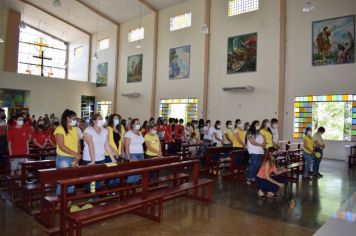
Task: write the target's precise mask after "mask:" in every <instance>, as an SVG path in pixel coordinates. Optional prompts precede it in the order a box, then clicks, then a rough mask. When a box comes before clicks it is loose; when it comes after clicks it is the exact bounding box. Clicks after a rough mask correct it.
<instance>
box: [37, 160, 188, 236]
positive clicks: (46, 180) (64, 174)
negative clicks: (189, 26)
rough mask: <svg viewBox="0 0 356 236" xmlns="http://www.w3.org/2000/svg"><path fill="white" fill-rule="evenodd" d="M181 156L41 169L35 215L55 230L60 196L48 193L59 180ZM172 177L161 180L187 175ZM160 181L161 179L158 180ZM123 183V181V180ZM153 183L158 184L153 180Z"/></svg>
mask: <svg viewBox="0 0 356 236" xmlns="http://www.w3.org/2000/svg"><path fill="white" fill-rule="evenodd" d="M179 161H180V157H178V156H174V157H164V158H155V159H149V160H143V161H135V162H124V163H118V165H116V166H113V167H107V166H106V165H105V164H101V165H91V166H78V167H72V168H62V169H47V170H39V171H38V172H39V176H40V184H41V189H40V194H41V209H40V214H38V215H35V219H36V220H37V221H38V222H39V223H41V224H42V225H43V226H44V227H46V228H48V232H49V233H52V232H55V230H56V229H55V228H54V227H55V212H56V207H57V205H58V203H59V198H58V197H57V196H55V195H52V196H50V195H48V190H49V189H54V188H55V187H56V182H57V181H58V180H64V179H69V178H81V177H87V176H92V175H96V174H106V173H112V172H118V171H125V170H130V169H138V168H145V167H150V166H155V165H162V164H169V163H174V162H179ZM176 177H179V178H172V179H167V178H166V179H161V181H170V180H172V181H176V182H177V183H178V182H179V181H185V180H187V175H184V174H180V175H177V176H176ZM158 182H159V181H158ZM121 183H122V181H121ZM152 184H157V182H156V183H154V182H152Z"/></svg>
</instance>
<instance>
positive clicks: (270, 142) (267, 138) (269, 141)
mask: <svg viewBox="0 0 356 236" xmlns="http://www.w3.org/2000/svg"><path fill="white" fill-rule="evenodd" d="M260 134H261V135H262V136H263V138H264V139H265V142H266V148H270V147H273V139H272V134H271V133H270V132H269V131H268V130H265V129H261V130H260Z"/></svg>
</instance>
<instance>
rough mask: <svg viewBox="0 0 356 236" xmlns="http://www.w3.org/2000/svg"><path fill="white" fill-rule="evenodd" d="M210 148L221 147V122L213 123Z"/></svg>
mask: <svg viewBox="0 0 356 236" xmlns="http://www.w3.org/2000/svg"><path fill="white" fill-rule="evenodd" d="M211 137H212V146H213V147H221V146H222V141H223V140H222V132H221V121H220V120H217V121H215V125H214V128H212V131H211Z"/></svg>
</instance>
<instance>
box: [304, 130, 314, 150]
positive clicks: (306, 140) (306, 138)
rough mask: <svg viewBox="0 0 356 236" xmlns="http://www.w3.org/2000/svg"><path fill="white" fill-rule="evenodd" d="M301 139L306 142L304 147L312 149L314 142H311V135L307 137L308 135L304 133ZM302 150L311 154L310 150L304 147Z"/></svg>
mask: <svg viewBox="0 0 356 236" xmlns="http://www.w3.org/2000/svg"><path fill="white" fill-rule="evenodd" d="M303 140H304V141H305V143H306V147H308V148H309V149H310V150H314V143H313V139H312V138H311V137H309V136H308V135H305V136H304V138H303ZM303 151H304V152H306V153H309V154H312V152H310V151H308V150H307V149H305V147H304V148H303Z"/></svg>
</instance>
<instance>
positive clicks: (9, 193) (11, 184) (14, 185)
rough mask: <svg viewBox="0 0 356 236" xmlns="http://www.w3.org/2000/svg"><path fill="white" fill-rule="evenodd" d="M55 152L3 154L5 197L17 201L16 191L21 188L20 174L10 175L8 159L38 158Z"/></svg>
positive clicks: (52, 154)
mask: <svg viewBox="0 0 356 236" xmlns="http://www.w3.org/2000/svg"><path fill="white" fill-rule="evenodd" d="M55 155H56V154H55V153H32V154H27V155H12V156H5V163H6V174H7V175H6V192H5V197H6V198H7V199H8V200H10V201H19V200H20V198H16V196H15V194H16V192H19V190H20V189H21V175H11V168H10V160H11V159H16V158H27V159H28V160H40V159H41V158H43V157H48V156H55Z"/></svg>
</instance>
